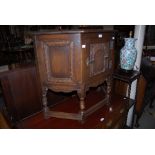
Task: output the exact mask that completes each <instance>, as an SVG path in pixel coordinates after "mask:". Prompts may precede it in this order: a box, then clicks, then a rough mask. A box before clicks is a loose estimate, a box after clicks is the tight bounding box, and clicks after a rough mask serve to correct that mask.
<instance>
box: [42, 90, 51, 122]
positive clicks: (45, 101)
mask: <svg viewBox="0 0 155 155" xmlns="http://www.w3.org/2000/svg"><path fill="white" fill-rule="evenodd" d="M47 90H48V88H47V87H43V89H42V102H43V111H44V118H45V119H47V118H49V117H48V111H49V108H48V106H47Z"/></svg>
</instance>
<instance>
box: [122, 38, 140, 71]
mask: <svg viewBox="0 0 155 155" xmlns="http://www.w3.org/2000/svg"><path fill="white" fill-rule="evenodd" d="M136 40H137V39H135V38H125V45H124V47H123V48H122V49H121V51H120V67H121V69H123V70H125V71H132V70H133V68H134V65H135V61H136V58H137V50H136V48H135V41H136Z"/></svg>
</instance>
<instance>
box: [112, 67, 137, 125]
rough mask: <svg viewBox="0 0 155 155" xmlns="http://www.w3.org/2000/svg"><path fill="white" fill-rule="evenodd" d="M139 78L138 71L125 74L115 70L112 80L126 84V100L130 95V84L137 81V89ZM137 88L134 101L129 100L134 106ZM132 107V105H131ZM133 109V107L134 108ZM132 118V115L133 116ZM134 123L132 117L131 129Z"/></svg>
mask: <svg viewBox="0 0 155 155" xmlns="http://www.w3.org/2000/svg"><path fill="white" fill-rule="evenodd" d="M139 77H140V72H139V71H135V70H134V71H132V72H130V73H126V72H123V71H122V70H121V69H117V70H116V71H115V72H114V74H113V79H116V80H119V81H122V82H125V83H127V84H128V86H129V87H128V94H127V98H128V99H130V93H131V84H132V82H133V81H135V80H137V87H138V83H139ZM137 87H136V92H135V93H136V95H135V100H133V99H130V100H132V102H131V103H132V104H133V105H136V99H137ZM131 106H132V105H131ZM134 107H135V106H134ZM134 112H135V108H134ZM133 116H134V114H133ZM133 123H134V117H133V121H132V125H131V126H132V127H133V125H134V124H133Z"/></svg>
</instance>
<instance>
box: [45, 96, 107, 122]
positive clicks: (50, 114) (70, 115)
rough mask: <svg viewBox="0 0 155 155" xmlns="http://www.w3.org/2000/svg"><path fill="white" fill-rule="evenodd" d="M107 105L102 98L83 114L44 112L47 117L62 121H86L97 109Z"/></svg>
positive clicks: (105, 99) (105, 100)
mask: <svg viewBox="0 0 155 155" xmlns="http://www.w3.org/2000/svg"><path fill="white" fill-rule="evenodd" d="M107 103H108V99H107V98H104V99H103V100H101V101H99V102H98V103H96V104H95V105H93V106H91V107H90V108H88V109H87V110H85V111H84V112H83V113H82V112H79V113H68V112H60V111H52V110H48V111H47V112H46V114H45V115H46V116H47V117H56V118H62V119H72V120H80V121H82V120H84V119H86V118H87V117H88V116H89V115H91V114H92V113H94V112H95V111H97V110H98V109H100V108H102V107H103V106H104V105H105V104H107Z"/></svg>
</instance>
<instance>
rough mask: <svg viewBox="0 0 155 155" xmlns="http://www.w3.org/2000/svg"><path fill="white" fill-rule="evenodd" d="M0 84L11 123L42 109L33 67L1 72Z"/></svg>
mask: <svg viewBox="0 0 155 155" xmlns="http://www.w3.org/2000/svg"><path fill="white" fill-rule="evenodd" d="M0 82H1V87H2V93H3V96H4V100H5V106H6V112H7V113H8V117H9V119H10V121H11V122H17V121H19V120H21V119H23V118H25V117H28V116H30V115H32V114H34V113H35V112H38V111H40V110H41V109H42V104H41V88H40V84H39V81H38V78H37V74H36V69H35V66H29V67H23V68H17V69H13V70H9V71H6V72H2V73H0Z"/></svg>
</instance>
